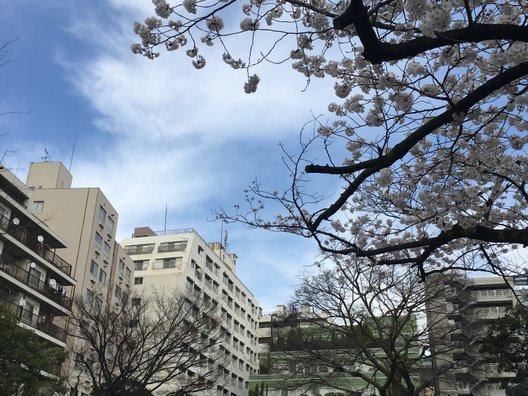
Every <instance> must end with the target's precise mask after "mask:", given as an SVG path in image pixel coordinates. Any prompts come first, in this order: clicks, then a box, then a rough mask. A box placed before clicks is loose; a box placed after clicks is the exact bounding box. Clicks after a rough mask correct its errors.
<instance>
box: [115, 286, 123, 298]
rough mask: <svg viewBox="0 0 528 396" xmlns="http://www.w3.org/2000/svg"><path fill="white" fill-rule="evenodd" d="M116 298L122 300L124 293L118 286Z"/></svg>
mask: <svg viewBox="0 0 528 396" xmlns="http://www.w3.org/2000/svg"><path fill="white" fill-rule="evenodd" d="M115 296H116V298H117V299H118V300H121V298H122V297H123V291H122V290H121V288H120V287H119V286H116V288H115Z"/></svg>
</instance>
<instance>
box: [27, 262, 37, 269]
mask: <svg viewBox="0 0 528 396" xmlns="http://www.w3.org/2000/svg"><path fill="white" fill-rule="evenodd" d="M29 266H30V267H31V268H35V267H36V266H37V264H35V262H33V261H32V262H31V264H29Z"/></svg>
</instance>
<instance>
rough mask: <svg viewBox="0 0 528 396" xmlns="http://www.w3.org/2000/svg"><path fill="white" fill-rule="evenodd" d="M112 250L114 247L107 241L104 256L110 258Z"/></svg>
mask: <svg viewBox="0 0 528 396" xmlns="http://www.w3.org/2000/svg"><path fill="white" fill-rule="evenodd" d="M110 250H112V248H111V247H110V245H109V244H108V243H106V242H105V243H104V246H103V256H105V258H107V259H109V258H110Z"/></svg>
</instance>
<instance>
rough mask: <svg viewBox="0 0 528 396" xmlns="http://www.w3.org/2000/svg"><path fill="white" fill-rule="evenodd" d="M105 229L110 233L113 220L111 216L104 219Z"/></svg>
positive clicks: (112, 227)
mask: <svg viewBox="0 0 528 396" xmlns="http://www.w3.org/2000/svg"><path fill="white" fill-rule="evenodd" d="M105 226H106V231H108V233H109V234H111V233H112V231H114V220H113V219H112V218H111V217H108V218H107V219H106V224H105Z"/></svg>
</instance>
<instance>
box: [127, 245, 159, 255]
mask: <svg viewBox="0 0 528 396" xmlns="http://www.w3.org/2000/svg"><path fill="white" fill-rule="evenodd" d="M154 246H155V244H154V243H148V244H144V245H129V246H125V253H126V254H128V255H135V254H150V253H152V252H153V251H154Z"/></svg>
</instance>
